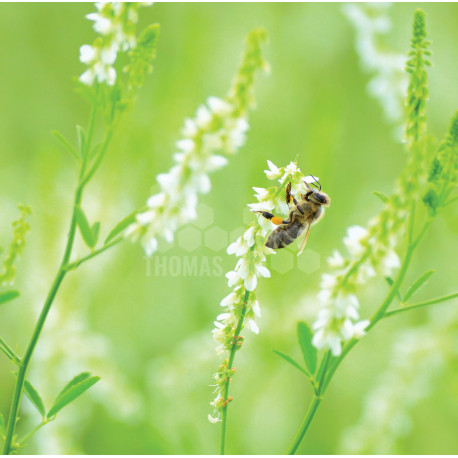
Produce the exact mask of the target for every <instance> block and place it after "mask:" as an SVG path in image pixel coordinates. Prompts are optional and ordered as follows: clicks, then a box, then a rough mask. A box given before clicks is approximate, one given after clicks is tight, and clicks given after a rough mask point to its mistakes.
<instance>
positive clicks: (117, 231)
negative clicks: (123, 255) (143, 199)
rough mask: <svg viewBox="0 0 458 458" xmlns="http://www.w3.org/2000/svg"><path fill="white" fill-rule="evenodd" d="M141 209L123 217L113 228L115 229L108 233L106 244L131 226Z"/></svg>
mask: <svg viewBox="0 0 458 458" xmlns="http://www.w3.org/2000/svg"><path fill="white" fill-rule="evenodd" d="M140 211H141V210H135V211H134V212H132V213H131V214H130V215H128V216H126V217H125V218H123V219H122V220H121V221H120V222H119V223H118V224H116V226H115V227H114V228H113V230H112V231H111V232H110V233H109V234H108V236H107V238H106V239H105V242H104V245H106V244H107V243H109V242H111V241H112V240H113V239H114V238H115V237H116V236H117V235H119V234H120V233H121V232H122V231H123V230H124V229H126V228H127V227H129V226H130V225H131V224H132V223H133V222H134V221H135V216H136V215H137V213H139V212H140Z"/></svg>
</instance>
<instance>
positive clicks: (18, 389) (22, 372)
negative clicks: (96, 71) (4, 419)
mask: <svg viewBox="0 0 458 458" xmlns="http://www.w3.org/2000/svg"><path fill="white" fill-rule="evenodd" d="M96 105H97V103H96ZM96 110H97V107H96V106H95V107H93V109H92V113H91V117H90V121H89V128H88V134H89V135H88V139H87V141H86V143H85V145H84V151H82V152H81V153H82V157H83V161H82V163H81V170H80V175H79V182H78V186H77V188H76V191H75V196H74V202H73V211H72V217H71V222H70V229H69V232H68V237H67V244H66V247H65V251H64V255H63V258H62V261H61V264H60V267H59V270H58V271H57V274H56V276H55V278H54V281H53V283H52V286H51V289H50V291H49V293H48V296H47V297H46V300H45V303H44V305H43V308H42V310H41V312H40V316H39V317H38V321H37V323H36V325H35V328H34V330H33V333H32V337H31V339H30V342H29V344H28V346H27V350H26V352H25V354H24V357H23V358H22V360H21V362H20V364H19V370H18V374H17V379H16V385H15V389H14V394H13V400H12V402H11V409H10V414H9V418H8V427H7V431H6V437H5V443H4V449H3V453H4V454H5V455H8V454H10V452H11V451H12V443H13V438H14V432H15V429H16V423H17V420H18V413H19V407H20V404H21V398H22V393H23V390H24V381H25V377H26V373H27V369H28V367H29V364H30V360H31V358H32V355H33V352H34V350H35V347H36V345H37V342H38V339H39V337H40V334H41V331H42V330H43V326H44V324H45V321H46V318H47V316H48V313H49V311H50V309H51V306H52V304H53V301H54V298H55V297H56V294H57V291H58V290H59V287H60V285H61V283H62V281H63V279H64V277H65V275H66V273H67V271H68V270H67V266H68V264H69V260H70V257H71V253H72V248H73V242H74V239H75V234H76V226H77V224H76V211H77V210H76V209H77V207H79V206H80V204H81V200H82V197H83V190H84V187H85V185H86V184H87V183H88V181H89V179H90V178H91V177H92V176H93V174H94V173H95V171H96V170H97V167H98V166H99V165H100V161H101V158H100V160H99V161H97V160H96V164H94V165H93V167H92V168H91V170H90V172H89V173H88V174H87V175H85V170H86V165H87V156H88V155H87V154H84V153H87V152H89V150H90V147H91V145H90V143H89V142H90V141H92V133H93V130H94V123H95V118H96ZM111 136H112V128H111V126H110V128H109V131H108V133H107V136H106V138H105V143H104V146H103V148H102V150H103V153H104V152H105V150H106V148H107V147H108V143H109V141H110V139H111ZM102 156H103V154H102Z"/></svg>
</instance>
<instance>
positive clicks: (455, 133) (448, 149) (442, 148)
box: [423, 111, 458, 216]
mask: <svg viewBox="0 0 458 458" xmlns="http://www.w3.org/2000/svg"><path fill="white" fill-rule="evenodd" d="M457 156H458V111H457V112H456V113H455V116H454V117H453V119H452V122H451V124H450V130H449V132H448V134H447V136H446V138H445V139H444V140H443V141H442V143H441V144H440V145H439V148H438V150H437V154H436V156H435V158H434V159H433V161H432V163H431V167H430V170H429V177H428V184H429V186H428V190H427V191H426V193H425V195H424V197H423V202H424V204H425V205H426V207H427V209H428V212H429V214H430V215H431V216H435V215H436V213H437V212H438V211H439V210H440V209H442V208H445V207H446V206H447V205H449V204H451V203H452V202H454V201H456V197H450V196H451V194H452V192H453V191H454V190H456V182H457V171H458V170H457V169H458V161H457Z"/></svg>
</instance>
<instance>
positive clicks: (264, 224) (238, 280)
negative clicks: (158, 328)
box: [208, 161, 317, 454]
mask: <svg viewBox="0 0 458 458" xmlns="http://www.w3.org/2000/svg"><path fill="white" fill-rule="evenodd" d="M267 163H268V166H269V169H268V170H265V174H266V176H267V178H269V179H270V180H278V182H279V184H280V185H279V186H278V187H276V186H272V187H269V188H253V189H254V190H255V191H256V194H255V196H256V198H257V202H256V203H253V204H248V206H249V208H250V209H251V210H252V211H254V212H257V213H258V212H265V211H269V212H270V211H274V212H276V213H278V214H284V215H286V214H287V213H288V211H289V208H288V205H287V204H286V202H285V198H284V192H285V188H286V185H287V183H288V182H291V184H292V187H291V193H292V194H293V195H300V194H305V193H306V192H307V189H306V185H305V184H304V181H305V182H307V183H312V182H314V181H316V180H317V178H315V177H312V176H309V177H304V175H303V174H302V172H301V170H300V169H299V168H298V167H297V164H296V163H293V162H291V163H290V164H289V165H287V166H286V167H281V168H278V167H277V166H276V165H274V164H273V163H272V162H270V161H267ZM274 227H275V225H274V223H272V222H271V220H268V219H266V218H264V216H262V215H261V214H259V213H258V216H257V219H256V221H254V222H253V223H252V224H250V226H249V227H248V229H247V230H246V231H245V233H244V234H243V235H241V236H240V237H239V238H238V239H237V240H236V241H235V242H233V243H231V244H230V245H229V247H228V248H227V253H228V254H235V256H237V257H238V258H239V259H238V261H237V263H236V265H235V268H234V270H232V271H230V272H228V273H227V274H226V278H227V279H228V286H229V287H230V288H232V292H231V293H230V294H229V295H228V296H226V297H225V298H224V299H223V300H222V301H221V303H220V305H221V307H224V310H223V313H221V314H219V315H218V316H217V318H216V320H215V329H214V330H213V331H212V332H213V339H214V340H215V342H216V343H217V347H216V351H217V353H218V354H227V357H226V358H225V359H224V361H223V362H222V364H221V365H220V367H219V369H218V371H217V372H216V374H215V375H214V379H215V382H216V383H215V385H214V386H215V390H214V393H215V394H216V397H215V399H214V400H213V401H212V402H211V403H210V404H211V405H212V406H213V413H212V415H208V419H209V421H210V422H211V423H218V422H221V423H222V432H221V453H222V454H224V451H225V439H226V423H227V407H228V404H229V402H231V401H232V398H231V397H229V395H228V393H229V383H230V381H231V377H232V376H233V374H234V372H235V369H234V368H233V363H234V358H235V353H236V351H237V350H239V349H240V348H241V346H242V343H243V337H242V336H241V335H240V333H241V331H242V330H243V328H244V327H245V326H247V327H248V328H249V329H250V330H251V331H252V332H254V333H255V334H258V333H259V328H258V326H257V324H256V322H255V318H256V317H259V316H260V314H261V311H260V307H259V303H258V301H257V299H256V287H257V284H258V278H260V277H270V272H269V270H268V269H267V267H266V266H265V262H266V255H268V254H275V251H274V250H272V249H271V248H268V247H266V246H265V243H266V240H267V236H268V235H269V233H270V232H271V231H272V230H273V228H274Z"/></svg>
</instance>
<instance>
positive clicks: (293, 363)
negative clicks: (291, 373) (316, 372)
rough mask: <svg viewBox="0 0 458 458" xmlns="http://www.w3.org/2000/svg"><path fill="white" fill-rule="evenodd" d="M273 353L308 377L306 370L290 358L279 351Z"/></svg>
mask: <svg viewBox="0 0 458 458" xmlns="http://www.w3.org/2000/svg"><path fill="white" fill-rule="evenodd" d="M274 353H275V354H276V355H278V356H280V357H281V358H283V359H284V360H285V361H288V363H290V364H292V365H293V366H294V367H295V368H296V369H299V370H300V371H301V372H303V373H304V374H305V375H306V376H307V377H310V373H309V372H308V371H307V370H306V369H304V368H303V367H302V366H301V365H300V364H299V363H298V362H297V361H295V360H294V359H293V358H291V356H288V355H286V354H285V353H282V352H281V351H278V350H274Z"/></svg>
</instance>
